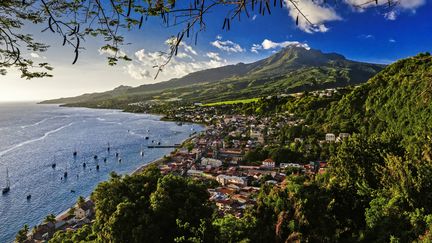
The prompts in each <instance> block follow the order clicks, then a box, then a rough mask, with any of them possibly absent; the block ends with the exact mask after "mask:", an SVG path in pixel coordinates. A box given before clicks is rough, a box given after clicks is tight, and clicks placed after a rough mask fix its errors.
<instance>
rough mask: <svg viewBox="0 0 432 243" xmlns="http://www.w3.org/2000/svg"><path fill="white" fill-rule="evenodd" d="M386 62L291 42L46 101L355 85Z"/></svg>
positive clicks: (220, 96)
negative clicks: (255, 56) (251, 56)
mask: <svg viewBox="0 0 432 243" xmlns="http://www.w3.org/2000/svg"><path fill="white" fill-rule="evenodd" d="M383 67H384V66H383V65H378V64H369V63H362V62H355V61H350V60H347V59H346V58H345V57H343V56H342V55H339V54H335V53H328V54H325V53H322V52H321V51H319V50H313V49H311V50H306V49H304V48H301V47H287V48H284V49H282V50H281V51H280V52H278V53H276V54H274V55H272V56H270V57H268V58H266V59H263V60H260V61H257V62H254V63H250V64H244V63H239V64H236V65H229V66H224V67H219V68H214V69H208V70H203V71H199V72H195V73H191V74H188V75H186V76H184V77H182V78H178V79H172V80H169V81H166V82H161V83H156V84H149V85H142V86H139V87H136V88H127V89H121V91H120V92H119V91H118V90H117V92H116V90H113V91H108V92H104V93H95V94H86V95H82V96H78V97H72V98H63V99H56V100H50V101H45V102H43V103H80V105H85V106H107V105H108V104H111V105H113V104H115V106H118V105H120V104H126V103H128V102H129V103H133V102H138V101H148V100H154V99H157V100H170V99H172V98H176V99H182V100H185V101H186V102H195V101H200V102H210V101H221V100H224V99H236V98H251V97H257V96H264V95H271V94H275V93H290V92H298V91H304V90H316V89H321V88H333V87H340V86H347V85H356V84H359V83H363V82H365V81H366V80H367V79H369V78H370V77H372V76H373V75H375V74H376V73H377V72H379V71H380V70H381V69H382V68H383Z"/></svg>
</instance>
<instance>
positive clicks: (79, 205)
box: [77, 196, 85, 208]
mask: <svg viewBox="0 0 432 243" xmlns="http://www.w3.org/2000/svg"><path fill="white" fill-rule="evenodd" d="M84 204H85V199H84V197H83V196H79V197H78V199H77V205H78V207H80V208H81V207H82V206H84Z"/></svg>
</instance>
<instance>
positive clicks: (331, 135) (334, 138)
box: [325, 133, 336, 142]
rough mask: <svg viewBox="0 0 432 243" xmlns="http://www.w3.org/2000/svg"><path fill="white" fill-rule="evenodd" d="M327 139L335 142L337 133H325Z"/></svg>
mask: <svg viewBox="0 0 432 243" xmlns="http://www.w3.org/2000/svg"><path fill="white" fill-rule="evenodd" d="M325 140H326V141H327V142H335V141H336V135H334V133H327V134H326V135H325Z"/></svg>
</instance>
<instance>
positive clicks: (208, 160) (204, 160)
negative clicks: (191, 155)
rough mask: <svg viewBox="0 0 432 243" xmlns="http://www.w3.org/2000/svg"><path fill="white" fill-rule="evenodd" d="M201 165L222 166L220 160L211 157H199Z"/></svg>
mask: <svg viewBox="0 0 432 243" xmlns="http://www.w3.org/2000/svg"><path fill="white" fill-rule="evenodd" d="M201 165H203V166H207V165H210V166H211V167H220V166H222V161H220V160H218V159H212V158H202V159H201Z"/></svg>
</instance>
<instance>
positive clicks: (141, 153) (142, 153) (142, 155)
mask: <svg viewBox="0 0 432 243" xmlns="http://www.w3.org/2000/svg"><path fill="white" fill-rule="evenodd" d="M140 151H141V152H140V155H141V157H144V150H143V148H142V144H141V150H140Z"/></svg>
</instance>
